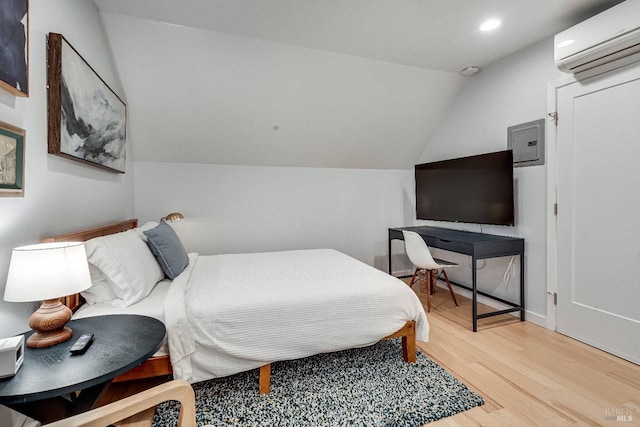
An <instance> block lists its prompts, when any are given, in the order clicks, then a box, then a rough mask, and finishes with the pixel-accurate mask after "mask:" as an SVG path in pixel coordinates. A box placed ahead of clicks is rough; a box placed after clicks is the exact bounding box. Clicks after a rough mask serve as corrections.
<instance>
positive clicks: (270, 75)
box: [94, 0, 620, 169]
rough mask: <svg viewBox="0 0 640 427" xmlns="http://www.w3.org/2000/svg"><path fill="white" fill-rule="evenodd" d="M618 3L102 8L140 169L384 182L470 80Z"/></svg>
mask: <svg viewBox="0 0 640 427" xmlns="http://www.w3.org/2000/svg"><path fill="white" fill-rule="evenodd" d="M619 2H620V0H562V1H559V0H483V1H477V0H446V1H445V0H395V1H388V0H348V1H345V0H323V1H321V0H270V1H264V0H183V1H179V2H177V1H174V0H136V1H131V0H94V3H95V4H96V5H97V7H98V9H99V10H100V11H101V12H102V16H103V21H104V24H105V30H106V33H107V36H108V38H109V42H110V44H111V48H112V50H113V55H114V59H115V63H116V66H117V69H118V72H119V75H120V78H121V83H122V87H123V88H124V91H125V94H123V96H124V97H125V98H126V100H127V104H128V115H129V125H130V126H129V135H130V137H131V138H130V139H131V141H132V147H133V155H134V158H135V160H141V161H160V162H188V163H216V164H236V165H265V166H302V167H347V168H380V169H394V168H410V167H411V166H412V165H413V164H414V163H415V161H416V160H417V159H418V157H419V156H420V155H421V154H422V152H423V150H424V148H425V146H426V143H427V142H428V140H429V138H430V136H431V135H432V133H433V132H434V130H435V129H436V127H437V125H438V123H439V122H440V120H441V119H442V117H443V116H444V115H445V114H446V112H447V110H448V108H449V107H450V105H451V104H452V102H453V101H454V100H455V97H456V96H457V94H458V93H459V91H460V90H461V88H462V86H463V85H464V83H465V81H466V77H464V76H462V75H460V73H459V72H460V71H461V70H462V69H463V68H465V67H467V66H478V67H480V68H482V67H483V66H485V65H487V64H490V63H492V62H494V61H496V60H498V59H500V58H503V57H505V56H508V55H510V54H512V53H514V52H516V51H519V50H521V49H523V48H525V47H527V46H530V45H532V44H534V43H536V42H538V41H541V40H543V39H545V38H548V37H550V36H552V35H553V34H555V33H557V32H559V31H562V30H564V29H566V28H568V27H570V26H571V25H573V24H575V23H577V22H579V21H581V20H583V19H585V18H587V17H589V16H592V15H593V14H595V13H597V12H599V11H601V10H604V9H606V8H607V7H610V6H612V5H614V4H616V3H619ZM489 18H497V19H500V20H501V21H502V26H501V27H499V28H498V29H496V30H494V31H493V32H487V33H482V32H480V31H479V30H478V26H479V25H480V24H481V22H482V21H484V20H486V19H489ZM550 60H552V59H550Z"/></svg>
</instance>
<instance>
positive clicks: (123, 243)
mask: <svg viewBox="0 0 640 427" xmlns="http://www.w3.org/2000/svg"><path fill="white" fill-rule="evenodd" d="M146 226H147V225H146V224H145V227H146ZM141 233H142V232H141V231H140V230H138V229H135V230H128V231H123V232H121V233H116V234H111V235H109V236H103V237H96V238H95V239H91V240H89V241H87V242H85V249H86V251H87V260H88V261H89V263H90V264H93V265H94V266H96V267H97V268H98V269H100V270H101V271H102V273H104V275H105V276H106V278H107V279H108V281H109V284H110V285H111V288H112V290H113V293H114V294H115V296H116V297H117V298H118V299H120V300H122V301H118V300H117V299H116V300H115V301H113V302H112V304H113V305H122V306H125V307H126V306H130V305H131V304H134V303H136V302H138V301H140V300H141V299H142V298H144V297H146V296H147V295H149V293H150V292H151V290H152V289H153V287H154V286H155V285H156V283H158V282H159V281H160V280H162V279H163V278H164V273H163V271H162V269H161V268H160V265H159V264H158V262H157V261H156V258H155V257H154V256H153V254H152V253H151V251H150V250H149V247H148V246H147V243H146V242H145V241H143V240H142V234H141Z"/></svg>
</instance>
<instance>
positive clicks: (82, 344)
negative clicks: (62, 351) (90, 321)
mask: <svg viewBox="0 0 640 427" xmlns="http://www.w3.org/2000/svg"><path fill="white" fill-rule="evenodd" d="M92 343H93V334H82V336H81V337H80V338H78V341H76V342H75V343H74V344H73V345H72V346H71V348H70V349H69V351H70V352H71V355H72V356H75V355H78V354H83V353H84V352H85V351H87V349H88V348H89V346H90V345H91V344H92Z"/></svg>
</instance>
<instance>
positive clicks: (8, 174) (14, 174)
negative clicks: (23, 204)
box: [0, 122, 25, 197]
mask: <svg viewBox="0 0 640 427" xmlns="http://www.w3.org/2000/svg"><path fill="white" fill-rule="evenodd" d="M24 137H25V131H24V129H20V128H19V127H16V126H13V125H10V124H8V123H4V122H0V197H6V196H9V197H11V196H17V197H22V196H24Z"/></svg>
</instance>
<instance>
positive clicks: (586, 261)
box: [556, 64, 640, 363]
mask: <svg viewBox="0 0 640 427" xmlns="http://www.w3.org/2000/svg"><path fill="white" fill-rule="evenodd" d="M556 93H557V106H558V128H557V140H556V141H557V147H556V150H557V152H556V162H557V171H556V172H557V202H558V216H557V254H558V255H557V271H558V275H557V280H558V282H557V288H558V289H557V292H558V306H557V330H558V332H561V333H563V334H566V335H569V336H571V337H573V338H576V339H579V340H581V341H584V342H586V343H588V344H591V345H593V346H595V347H598V348H601V349H603V350H605V351H608V352H610V353H613V354H615V355H618V356H620V357H623V358H625V359H627V360H631V361H633V362H635V363H640V64H635V65H634V66H628V67H625V68H622V69H618V70H614V71H610V72H608V73H606V74H602V75H600V76H596V77H592V78H590V79H587V80H584V81H581V82H576V83H572V84H570V85H567V86H564V87H561V88H558V89H557V92H556Z"/></svg>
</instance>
